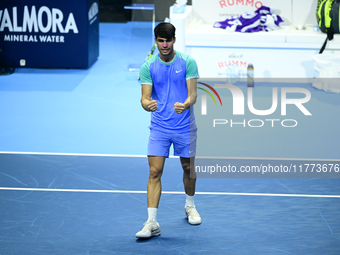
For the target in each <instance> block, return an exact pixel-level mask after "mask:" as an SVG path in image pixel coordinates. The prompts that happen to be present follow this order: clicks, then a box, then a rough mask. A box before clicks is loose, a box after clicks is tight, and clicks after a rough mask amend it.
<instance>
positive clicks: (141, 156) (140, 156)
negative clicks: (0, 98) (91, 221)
mask: <svg viewBox="0 0 340 255" xmlns="http://www.w3.org/2000/svg"><path fill="white" fill-rule="evenodd" d="M0 154H19V155H51V156H53V155H55V156H90V157H128V158H146V157H147V155H127V154H92V153H59V152H20V151H0ZM169 158H179V157H178V156H169ZM196 158H197V159H255V160H299V161H300V160H301V161H307V160H310V161H339V162H340V159H313V158H256V157H210V156H197V157H196Z"/></svg>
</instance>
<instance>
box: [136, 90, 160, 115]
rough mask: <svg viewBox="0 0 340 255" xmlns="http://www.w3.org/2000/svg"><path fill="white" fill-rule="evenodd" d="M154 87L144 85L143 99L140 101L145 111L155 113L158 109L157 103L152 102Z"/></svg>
mask: <svg viewBox="0 0 340 255" xmlns="http://www.w3.org/2000/svg"><path fill="white" fill-rule="evenodd" d="M151 94H152V85H149V84H142V98H141V100H140V102H141V104H142V107H143V108H144V110H145V111H148V112H154V111H156V110H157V109H158V106H157V101H156V100H151Z"/></svg>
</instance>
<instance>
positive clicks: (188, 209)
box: [185, 205, 202, 225]
mask: <svg viewBox="0 0 340 255" xmlns="http://www.w3.org/2000/svg"><path fill="white" fill-rule="evenodd" d="M185 215H186V216H187V217H188V221H189V223H190V224H192V225H199V224H201V223H202V218H201V216H200V215H199V213H198V212H197V210H196V207H195V206H194V205H186V206H185Z"/></svg>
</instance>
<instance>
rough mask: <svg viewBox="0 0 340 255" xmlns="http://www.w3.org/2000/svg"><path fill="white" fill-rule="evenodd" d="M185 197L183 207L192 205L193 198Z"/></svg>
mask: <svg viewBox="0 0 340 255" xmlns="http://www.w3.org/2000/svg"><path fill="white" fill-rule="evenodd" d="M186 196H187V199H186V201H185V206H187V205H194V196H195V195H194V196H188V195H186Z"/></svg>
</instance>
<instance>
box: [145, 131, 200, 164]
mask: <svg viewBox="0 0 340 255" xmlns="http://www.w3.org/2000/svg"><path fill="white" fill-rule="evenodd" d="M196 140H197V131H191V132H187V133H164V132H161V131H157V130H150V137H149V144H148V156H159V157H167V158H168V157H169V150H170V146H171V144H173V146H174V156H179V157H183V158H191V157H194V156H195V155H196Z"/></svg>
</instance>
